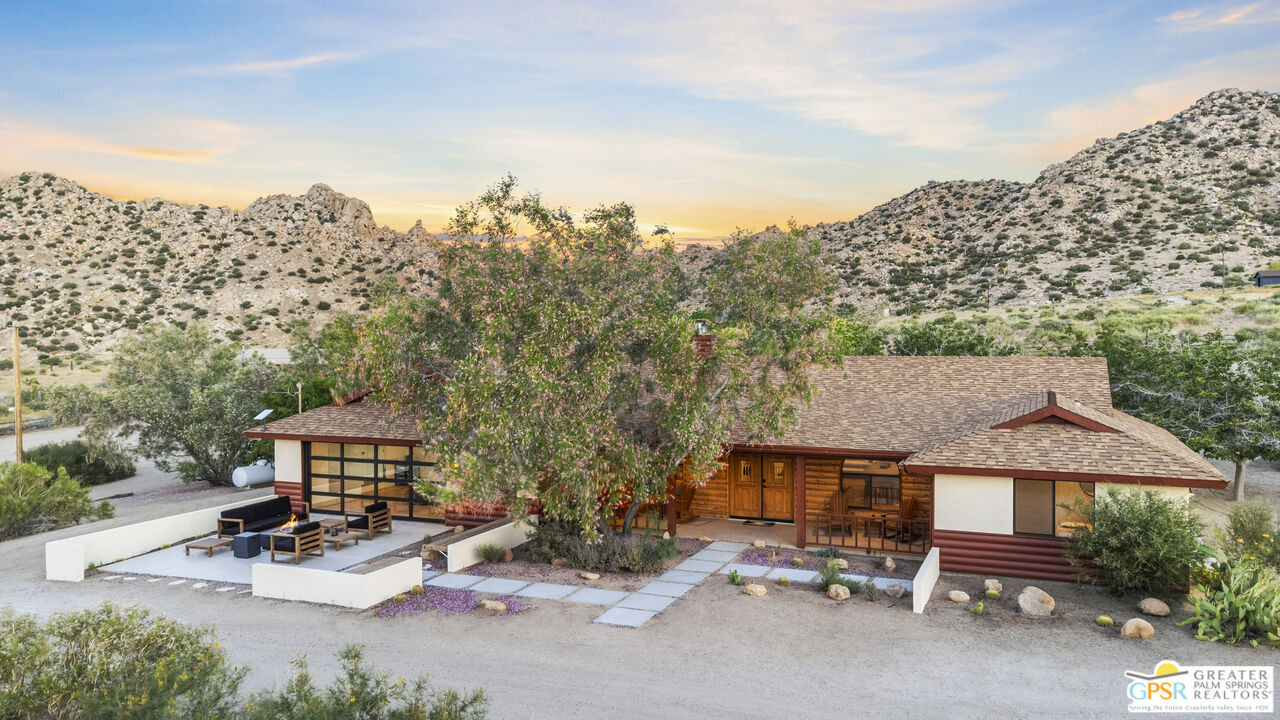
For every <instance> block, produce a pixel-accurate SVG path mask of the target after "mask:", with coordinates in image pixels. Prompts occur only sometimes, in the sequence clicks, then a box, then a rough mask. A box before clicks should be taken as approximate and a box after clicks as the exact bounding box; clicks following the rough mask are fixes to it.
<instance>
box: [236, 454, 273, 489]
mask: <svg viewBox="0 0 1280 720" xmlns="http://www.w3.org/2000/svg"><path fill="white" fill-rule="evenodd" d="M275 479H276V468H275V465H273V464H271V463H270V462H268V461H266V460H258V461H256V462H254V463H253V464H252V465H246V466H244V467H238V468H236V469H235V470H232V471H231V484H232V485H235V486H236V487H240V488H242V487H253V486H254V485H266V484H268V483H272V482H275Z"/></svg>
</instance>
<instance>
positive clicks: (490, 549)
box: [476, 543, 507, 563]
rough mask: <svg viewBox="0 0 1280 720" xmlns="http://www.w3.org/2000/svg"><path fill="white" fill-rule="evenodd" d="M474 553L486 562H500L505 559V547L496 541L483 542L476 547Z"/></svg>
mask: <svg viewBox="0 0 1280 720" xmlns="http://www.w3.org/2000/svg"><path fill="white" fill-rule="evenodd" d="M476 554H478V555H479V556H480V559H481V560H483V561H485V562H487V563H500V562H502V561H504V560H506V559H507V549H506V548H505V547H503V546H501V545H498V544H496V543H485V544H483V545H481V546H480V547H478V548H476Z"/></svg>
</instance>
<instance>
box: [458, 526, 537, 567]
mask: <svg viewBox="0 0 1280 720" xmlns="http://www.w3.org/2000/svg"><path fill="white" fill-rule="evenodd" d="M531 532H533V525H531V524H530V523H528V522H525V521H524V520H516V521H515V522H512V523H509V524H507V525H503V526H502V527H498V528H494V529H493V530H490V531H488V532H483V533H480V534H479V535H473V536H472V537H469V538H467V539H465V540H459V541H458V542H456V543H453V544H452V545H450V546H449V548H448V551H447V552H446V553H445V557H446V558H447V559H448V568H447V569H448V570H449V572H458V571H459V570H465V569H466V568H469V567H471V566H472V565H475V564H477V563H479V562H480V553H479V549H480V546H481V545H501V546H502V547H505V548H513V547H515V546H517V545H523V544H524V542H525V541H526V540H528V539H529V533H531Z"/></svg>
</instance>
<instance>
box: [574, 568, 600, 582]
mask: <svg viewBox="0 0 1280 720" xmlns="http://www.w3.org/2000/svg"><path fill="white" fill-rule="evenodd" d="M578 577H580V578H582V579H583V580H599V579H600V573H593V572H587V571H585V570H584V571H582V572H580V573H578Z"/></svg>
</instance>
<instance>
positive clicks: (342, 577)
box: [253, 557, 422, 609]
mask: <svg viewBox="0 0 1280 720" xmlns="http://www.w3.org/2000/svg"><path fill="white" fill-rule="evenodd" d="M421 584H422V558H418V557H414V558H406V559H405V560H403V561H401V562H398V563H396V564H394V565H390V566H388V567H384V568H382V569H380V570H374V571H373V572H370V573H365V574H358V573H344V572H334V571H332V570H316V569H314V568H307V567H299V566H297V565H283V564H280V565H278V564H276V563H256V564H254V566H253V596H254V597H265V598H274V599H277V600H300V601H302V602H313V603H322V604H324V605H341V606H342V607H350V608H360V609H364V608H368V607H373V606H374V605H377V604H378V603H380V602H382V601H383V600H386V599H387V598H389V597H392V596H394V595H398V594H399V593H403V592H408V591H409V589H410V588H412V587H413V586H415V585H421Z"/></svg>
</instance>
